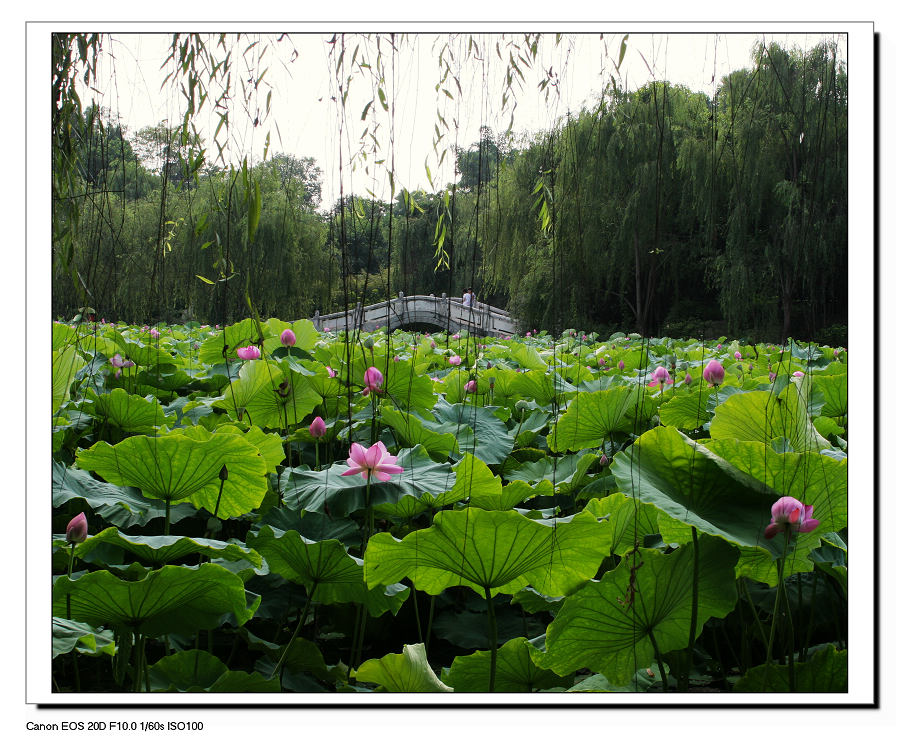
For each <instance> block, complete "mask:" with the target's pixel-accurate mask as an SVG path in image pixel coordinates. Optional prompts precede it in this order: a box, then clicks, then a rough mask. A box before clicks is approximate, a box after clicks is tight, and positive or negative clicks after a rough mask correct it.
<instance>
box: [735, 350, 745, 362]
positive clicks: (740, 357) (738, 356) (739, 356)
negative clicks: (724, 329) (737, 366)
mask: <svg viewBox="0 0 900 748" xmlns="http://www.w3.org/2000/svg"><path fill="white" fill-rule="evenodd" d="M742 358H743V356H742V355H741V352H740V351H735V352H734V360H735V361H740V360H741V359H742Z"/></svg>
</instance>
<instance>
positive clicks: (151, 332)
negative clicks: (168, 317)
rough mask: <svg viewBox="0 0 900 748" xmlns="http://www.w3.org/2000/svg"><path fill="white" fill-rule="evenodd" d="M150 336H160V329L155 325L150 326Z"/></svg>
mask: <svg viewBox="0 0 900 748" xmlns="http://www.w3.org/2000/svg"><path fill="white" fill-rule="evenodd" d="M150 337H152V338H158V337H159V330H157V329H156V328H155V327H152V328H150Z"/></svg>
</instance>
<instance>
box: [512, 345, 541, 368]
mask: <svg viewBox="0 0 900 748" xmlns="http://www.w3.org/2000/svg"><path fill="white" fill-rule="evenodd" d="M506 347H507V348H509V352H510V354H511V356H512V358H513V359H514V360H515V361H517V362H518V364H519V367H520V368H522V369H532V370H534V371H540V372H544V371H547V362H546V361H544V359H542V358H541V356H540V354H539V353H538V352H537V350H536V349H534V348H532V347H531V346H530V345H526V344H525V343H518V342H516V341H515V340H508V341H506Z"/></svg>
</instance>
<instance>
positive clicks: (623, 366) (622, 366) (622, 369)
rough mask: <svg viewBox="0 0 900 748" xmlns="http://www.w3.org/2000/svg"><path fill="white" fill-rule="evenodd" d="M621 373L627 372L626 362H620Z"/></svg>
mask: <svg viewBox="0 0 900 748" xmlns="http://www.w3.org/2000/svg"><path fill="white" fill-rule="evenodd" d="M619 371H625V362H624V361H619Z"/></svg>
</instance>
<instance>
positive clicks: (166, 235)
mask: <svg viewBox="0 0 900 748" xmlns="http://www.w3.org/2000/svg"><path fill="white" fill-rule="evenodd" d="M54 54H55V55H60V56H62V55H64V54H65V50H64V49H63V48H62V47H61V48H60V49H57V50H55V51H54ZM56 62H57V63H59V64H60V65H61V64H62V63H60V61H59V60H56ZM63 62H64V60H63ZM65 85H66V81H65V80H61V79H59V78H58V77H57V78H54V89H55V90H56V89H59V90H62V89H64V86H65ZM58 93H59V91H56V93H55V95H57V94H58ZM847 96H848V91H847V75H846V70H845V67H844V64H843V63H842V62H841V61H840V60H839V59H838V58H837V54H836V49H835V48H834V47H833V46H830V45H825V44H823V45H819V46H817V47H815V48H813V49H811V50H809V51H806V52H801V51H799V50H787V49H783V48H780V47H778V46H777V45H768V46H765V47H763V46H759V47H758V48H757V50H756V53H755V61H754V65H753V66H752V68H751V69H743V70H738V71H736V72H733V73H731V74H730V75H728V76H727V77H726V78H724V79H723V80H721V81H720V82H719V85H718V88H717V90H716V92H715V94H714V95H713V96H712V97H711V98H710V97H709V96H707V95H706V94H703V93H697V92H692V91H690V90H688V89H686V88H685V87H683V86H676V85H671V84H669V83H667V82H664V81H663V82H654V83H650V84H648V85H645V86H643V87H641V88H639V89H638V90H636V91H624V90H621V89H618V88H615V87H614V86H611V87H610V88H609V89H608V90H607V91H606V92H605V93H604V95H603V96H602V97H601V98H600V99H599V100H598V101H597V102H596V103H595V105H594V106H592V107H591V108H589V109H587V108H586V109H583V110H582V111H580V112H578V113H572V114H569V115H567V116H566V117H565V118H563V119H562V120H560V121H559V122H558V123H557V124H556V126H554V127H553V128H552V129H550V130H548V131H545V132H539V133H536V134H534V135H533V136H530V137H529V138H527V139H522V138H520V139H518V140H516V139H513V138H512V137H509V136H504V135H501V134H496V133H494V132H493V131H492V130H490V129H489V128H487V127H483V128H482V130H481V135H480V138H479V141H478V142H476V143H473V144H472V145H471V146H470V147H468V148H458V149H456V151H455V157H456V160H455V166H456V178H455V181H454V182H453V183H452V184H449V185H447V187H446V189H445V190H442V191H441V192H438V193H425V192H413V193H409V192H406V191H400V192H399V193H398V194H397V197H396V199H395V200H394V201H393V203H390V202H384V201H379V200H374V199H371V198H370V197H362V196H358V195H350V196H347V197H345V198H344V200H343V201H338V202H337V203H336V204H335V205H332V206H330V207H328V208H326V209H323V208H322V206H321V194H322V184H321V170H320V169H319V167H318V166H317V165H316V163H315V161H314V160H313V159H310V158H300V157H297V156H294V155H290V154H285V153H275V154H273V155H267V157H266V159H265V160H264V161H263V162H261V163H258V164H254V165H249V164H248V163H247V162H246V161H245V162H243V163H242V164H239V165H236V166H232V167H228V168H221V167H218V168H217V167H211V166H210V162H209V159H208V158H207V155H206V153H205V150H204V144H203V143H202V142H201V141H200V139H199V138H197V137H185V135H184V129H183V128H180V127H178V126H173V127H170V126H169V125H168V123H165V122H163V123H160V124H159V125H158V126H156V127H151V128H144V129H142V130H139V131H137V132H133V133H132V132H128V131H127V130H126V128H125V127H123V126H122V125H121V124H120V123H119V122H118V120H117V118H116V117H115V116H114V114H111V113H109V112H101V111H98V110H97V109H96V108H95V107H93V106H88V107H87V108H86V109H84V110H81V109H80V108H77V107H76V108H69V109H66V108H65V107H59V106H54V134H55V137H54V161H53V163H54V167H53V168H54V213H53V252H54V259H55V262H54V265H53V312H54V314H57V315H63V316H66V315H71V314H73V313H74V311H75V310H76V309H77V308H79V307H83V306H91V307H93V308H95V309H96V310H97V312H98V314H100V315H102V316H105V317H106V318H108V319H114V320H115V319H122V320H127V321H147V322H150V321H154V322H155V321H158V320H167V321H169V322H174V321H179V320H180V319H182V318H186V317H190V318H192V319H197V320H203V321H208V322H212V321H215V322H226V323H227V322H230V321H232V320H235V319H240V318H243V317H246V316H247V315H248V314H249V313H250V311H251V305H252V309H253V311H255V312H256V313H258V314H260V315H261V316H263V317H265V316H270V315H271V316H278V317H280V318H283V319H295V318H300V317H306V316H311V315H312V314H313V313H314V312H315V310H316V309H318V310H321V311H322V312H323V313H326V312H332V311H337V310H339V309H342V308H343V307H344V305H345V304H347V305H350V306H351V307H352V306H353V305H355V304H356V303H357V302H358V301H360V302H362V303H371V302H374V301H379V300H382V299H384V298H386V297H388V296H389V295H390V296H394V295H396V292H397V291H398V290H402V291H404V292H405V293H406V294H417V293H425V294H427V293H440V292H444V291H445V292H447V293H448V294H452V295H459V294H460V293H461V290H462V289H463V288H464V287H467V286H473V287H474V288H475V289H476V292H477V293H478V296H479V298H480V299H482V300H486V301H490V302H491V303H495V304H497V305H499V306H502V307H506V308H508V309H510V310H511V311H512V313H513V314H514V315H515V316H516V317H517V318H518V319H519V320H521V322H522V324H523V326H524V327H525V328H528V329H530V328H532V327H538V328H547V329H550V330H553V331H559V330H561V329H564V328H567V327H577V328H581V329H593V330H598V331H601V332H603V331H612V330H613V329H623V328H629V330H630V329H632V328H634V329H637V330H639V331H641V332H644V333H647V334H669V335H678V336H688V335H698V334H707V335H711V334H713V333H715V334H722V333H725V332H727V333H729V334H731V335H736V336H747V337H756V338H759V339H763V338H766V339H778V338H781V337H783V336H787V335H792V336H794V337H798V338H800V339H817V340H820V341H822V342H834V343H837V342H844V341H843V337H845V335H846V323H847V301H848V298H847V263H848V251H847V246H848V240H847V203H848V191H847ZM58 100H59V99H58ZM61 100H63V101H66V100H67V99H66V97H65V96H64V95H63V96H62V97H61Z"/></svg>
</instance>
